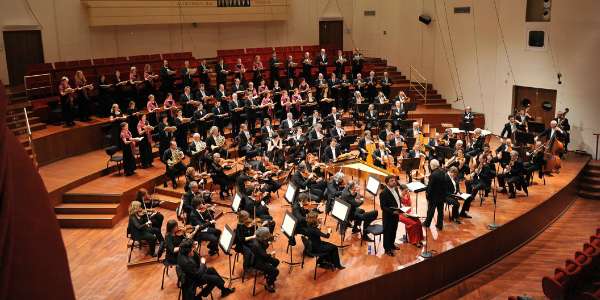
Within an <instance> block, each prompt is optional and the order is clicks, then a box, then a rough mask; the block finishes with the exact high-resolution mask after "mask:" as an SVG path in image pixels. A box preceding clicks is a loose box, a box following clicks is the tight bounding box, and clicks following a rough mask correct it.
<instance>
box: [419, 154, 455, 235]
mask: <svg viewBox="0 0 600 300" xmlns="http://www.w3.org/2000/svg"><path fill="white" fill-rule="evenodd" d="M429 167H430V169H431V175H430V176H429V184H428V185H427V191H426V194H427V218H426V219H425V222H423V226H425V227H429V226H430V225H431V221H432V220H433V214H434V213H435V211H436V210H437V222H436V224H435V227H436V228H437V229H438V230H442V229H443V228H444V203H446V198H447V197H448V195H450V191H448V176H447V175H446V173H445V172H444V170H442V169H440V163H439V161H438V160H437V159H434V160H431V161H430V162H429Z"/></svg>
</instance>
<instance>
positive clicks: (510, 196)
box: [508, 193, 517, 199]
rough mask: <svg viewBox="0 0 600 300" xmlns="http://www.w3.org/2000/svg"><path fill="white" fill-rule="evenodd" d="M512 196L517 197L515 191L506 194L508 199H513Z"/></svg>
mask: <svg viewBox="0 0 600 300" xmlns="http://www.w3.org/2000/svg"><path fill="white" fill-rule="evenodd" d="M514 198H517V195H515V193H511V194H510V195H509V196H508V199H514Z"/></svg>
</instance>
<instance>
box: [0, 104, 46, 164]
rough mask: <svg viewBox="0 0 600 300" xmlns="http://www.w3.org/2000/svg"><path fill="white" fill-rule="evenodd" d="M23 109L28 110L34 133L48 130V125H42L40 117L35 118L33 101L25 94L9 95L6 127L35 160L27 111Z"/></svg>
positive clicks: (30, 124)
mask: <svg viewBox="0 0 600 300" xmlns="http://www.w3.org/2000/svg"><path fill="white" fill-rule="evenodd" d="M23 109H25V110H27V116H28V117H29V127H30V128H31V132H32V133H33V132H34V131H38V130H42V129H45V128H46V124H45V123H42V122H41V120H40V118H39V117H36V116H34V111H33V106H32V105H31V101H29V100H28V99H27V97H25V94H24V93H23V92H16V93H9V94H8V106H7V108H6V116H5V119H6V126H7V127H8V129H10V130H11V131H12V133H13V134H14V135H15V136H16V137H17V138H18V139H19V140H20V141H21V144H22V145H23V148H25V151H26V152H27V154H28V155H29V157H30V158H33V150H32V148H31V145H30V144H29V140H28V139H27V121H26V120H25V111H24V110H23Z"/></svg>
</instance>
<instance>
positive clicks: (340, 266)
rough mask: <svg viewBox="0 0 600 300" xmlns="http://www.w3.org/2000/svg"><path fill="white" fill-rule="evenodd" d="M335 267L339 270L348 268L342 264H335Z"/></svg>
mask: <svg viewBox="0 0 600 300" xmlns="http://www.w3.org/2000/svg"><path fill="white" fill-rule="evenodd" d="M335 267H336V268H337V269H338V270H343V269H345V268H346V267H344V266H342V265H339V266H335Z"/></svg>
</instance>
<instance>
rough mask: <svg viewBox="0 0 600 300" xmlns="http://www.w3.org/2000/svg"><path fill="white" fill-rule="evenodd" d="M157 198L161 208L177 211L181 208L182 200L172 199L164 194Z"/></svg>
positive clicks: (156, 196)
mask: <svg viewBox="0 0 600 300" xmlns="http://www.w3.org/2000/svg"><path fill="white" fill-rule="evenodd" d="M154 196H155V198H156V199H157V200H158V201H160V207H162V208H166V209H170V210H175V209H177V207H179V203H180V202H181V198H177V197H171V196H167V195H163V194H155V195H154Z"/></svg>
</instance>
